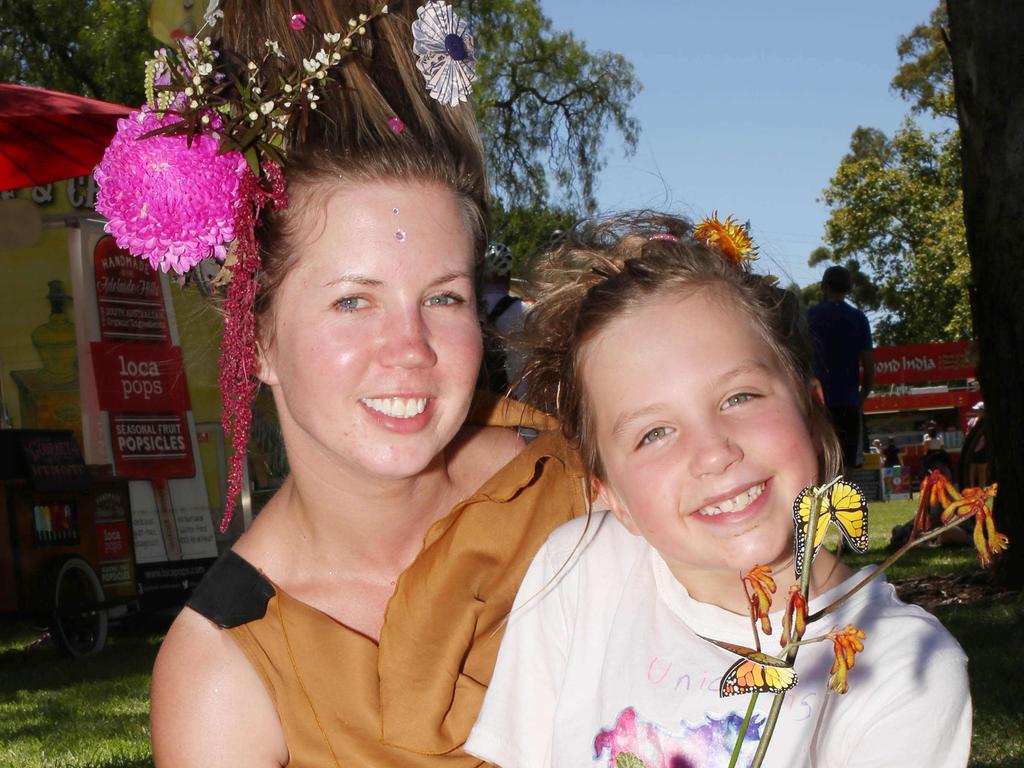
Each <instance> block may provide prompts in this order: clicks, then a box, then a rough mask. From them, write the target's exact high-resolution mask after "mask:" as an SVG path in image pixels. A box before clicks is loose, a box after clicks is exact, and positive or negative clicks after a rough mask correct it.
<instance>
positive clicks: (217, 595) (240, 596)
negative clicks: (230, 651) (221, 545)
mask: <svg viewBox="0 0 1024 768" xmlns="http://www.w3.org/2000/svg"><path fill="white" fill-rule="evenodd" d="M273 596H274V587H273V585H271V583H270V582H269V581H267V580H266V579H265V578H264V577H263V574H261V573H260V572H259V571H257V570H256V569H255V568H254V567H253V566H252V565H251V564H250V563H249V562H248V561H246V560H244V559H243V558H242V557H240V556H239V555H236V554H235V553H234V552H233V551H232V550H230V549H229V550H228V551H227V552H225V553H224V554H223V555H221V556H220V557H219V558H217V562H215V563H214V564H213V565H212V566H211V567H210V570H208V571H207V572H206V575H205V576H203V580H202V581H200V582H199V586H197V587H196V588H195V590H193V592H192V597H190V598H189V600H188V603H187V605H188V607H189V608H191V609H192V610H194V611H196V612H197V613H199V614H200V615H202V616H205V617H206V618H208V619H209V620H210V621H212V622H213V623H214V624H216V625H218V626H219V627H222V628H223V629H231V628H232V627H237V626H240V625H242V624H247V623H249V622H250V621H256V620H257V619H262V618H263V615H264V614H265V613H266V612H267V603H268V602H269V601H270V598H271V597H273Z"/></svg>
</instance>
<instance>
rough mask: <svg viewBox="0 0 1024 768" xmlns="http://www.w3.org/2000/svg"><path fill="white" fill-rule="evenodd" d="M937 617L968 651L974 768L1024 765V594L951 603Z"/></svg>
mask: <svg viewBox="0 0 1024 768" xmlns="http://www.w3.org/2000/svg"><path fill="white" fill-rule="evenodd" d="M936 615H937V616H938V618H939V619H940V620H941V621H942V623H943V624H945V625H946V627H947V628H948V629H949V631H950V632H952V633H953V635H954V636H955V637H956V639H957V640H958V641H959V642H960V645H962V646H963V649H964V651H965V652H966V653H967V658H968V671H969V675H970V681H971V698H972V700H973V703H974V732H975V735H974V742H973V750H972V759H971V763H970V764H971V766H972V768H1004V766H1005V768H1009V766H1020V765H1024V701H1022V700H1021V697H1020V691H1021V690H1022V689H1024V669H1022V667H1021V665H1020V663H1019V660H1018V655H1019V652H1020V648H1022V647H1024V595H1022V594H1021V593H1016V594H1015V595H1013V596H1012V597H1010V598H1009V599H1004V600H1000V601H997V602H993V601H982V602H978V603H974V604H971V605H961V606H948V607H944V608H940V609H938V610H937V611H936Z"/></svg>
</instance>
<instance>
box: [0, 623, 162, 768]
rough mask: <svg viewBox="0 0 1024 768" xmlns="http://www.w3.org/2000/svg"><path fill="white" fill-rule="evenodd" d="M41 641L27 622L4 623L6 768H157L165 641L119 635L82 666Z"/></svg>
mask: <svg viewBox="0 0 1024 768" xmlns="http://www.w3.org/2000/svg"><path fill="white" fill-rule="evenodd" d="M37 637H38V633H34V632H32V630H31V629H30V627H29V626H28V625H27V624H25V623H21V622H9V621H5V622H0V766H4V767H5V768H6V767H7V766H10V768H143V767H144V766H151V765H152V764H153V760H152V756H151V750H150V746H149V675H150V670H151V669H152V667H153V660H154V659H155V658H156V651H157V648H158V647H159V642H160V639H161V638H160V636H159V635H153V634H142V635H139V634H130V633H126V632H123V631H117V630H115V631H113V632H112V633H111V636H110V639H109V640H108V644H107V647H106V649H105V650H104V651H103V653H101V654H100V655H98V656H96V657H94V658H91V659H84V660H75V659H70V658H65V657H63V656H62V655H60V653H59V652H58V651H57V650H56V649H55V648H54V647H53V645H52V644H34V641H35V640H36V639H37Z"/></svg>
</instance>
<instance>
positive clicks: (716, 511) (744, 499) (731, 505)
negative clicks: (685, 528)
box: [697, 483, 764, 515]
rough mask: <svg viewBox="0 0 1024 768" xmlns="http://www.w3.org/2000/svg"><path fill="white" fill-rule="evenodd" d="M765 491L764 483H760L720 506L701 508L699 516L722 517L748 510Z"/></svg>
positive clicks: (698, 511) (698, 512)
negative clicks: (726, 514)
mask: <svg viewBox="0 0 1024 768" xmlns="http://www.w3.org/2000/svg"><path fill="white" fill-rule="evenodd" d="M763 490H764V483H758V484H757V485H755V486H753V487H752V488H748V489H747V490H745V491H744V492H743V493H740V494H737V495H736V496H733V497H732V498H731V499H726V500H725V501H720V502H719V503H718V504H709V505H708V506H706V507H701V508H700V509H698V510H697V514H698V515H721V514H725V513H727V512H739V511H740V510H741V509H746V508H747V505H748V504H750V502H752V501H753V500H754V499H756V498H757V497H758V496H760V495H761V492H762V491H763Z"/></svg>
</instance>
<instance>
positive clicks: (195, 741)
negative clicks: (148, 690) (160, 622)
mask: <svg viewBox="0 0 1024 768" xmlns="http://www.w3.org/2000/svg"><path fill="white" fill-rule="evenodd" d="M151 695H152V710H151V714H150V720H151V725H152V733H153V754H154V758H155V761H156V765H157V766H158V768H168V767H170V768H179V767H180V768H191V766H238V765H246V766H257V768H259V767H262V766H281V765H285V764H287V762H288V748H287V746H286V745H285V741H284V732H283V731H282V728H281V721H280V720H279V718H278V715H277V711H276V710H275V708H274V704H273V702H272V701H271V698H270V694H269V693H268V692H267V689H266V687H265V686H264V684H263V681H262V680H261V679H260V676H259V675H258V674H257V672H256V670H255V669H254V668H253V667H252V665H251V664H250V663H249V660H248V659H247V658H246V656H245V654H244V653H243V652H242V649H241V648H240V647H239V646H238V645H237V644H236V643H235V641H234V640H233V639H232V638H231V637H230V636H229V634H228V633H227V632H225V631H222V630H220V629H218V628H217V627H215V626H214V625H213V624H212V623H211V622H210V621H208V620H207V619H205V618H204V617H202V616H200V615H199V614H198V613H196V612H195V611H193V610H192V609H190V608H185V609H183V610H182V612H181V613H180V614H179V615H178V618H176V619H175V620H174V623H173V624H172V625H171V629H170V630H169V631H168V633H167V637H166V638H165V639H164V642H163V645H161V647H160V653H159V654H158V655H157V659H156V664H155V666H154V667H153V688H152V694H151Z"/></svg>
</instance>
